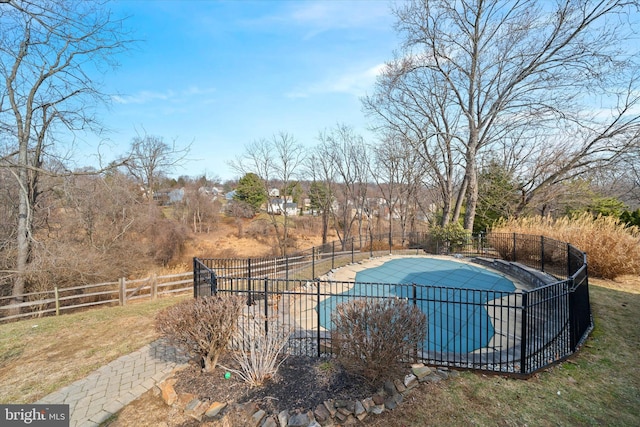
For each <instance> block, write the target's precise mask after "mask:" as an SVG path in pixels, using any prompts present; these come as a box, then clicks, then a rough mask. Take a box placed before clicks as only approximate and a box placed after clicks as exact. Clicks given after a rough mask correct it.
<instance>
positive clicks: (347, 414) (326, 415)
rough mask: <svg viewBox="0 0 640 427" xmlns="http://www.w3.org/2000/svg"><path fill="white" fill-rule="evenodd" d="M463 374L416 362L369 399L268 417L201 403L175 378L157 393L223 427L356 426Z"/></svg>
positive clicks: (244, 407)
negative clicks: (423, 388) (417, 391)
mask: <svg viewBox="0 0 640 427" xmlns="http://www.w3.org/2000/svg"><path fill="white" fill-rule="evenodd" d="M459 375H460V374H459V373H458V371H454V370H449V369H447V368H430V367H428V366H425V365H424V364H422V363H416V364H413V365H411V371H410V372H409V373H408V374H407V375H406V376H405V377H404V378H403V379H396V380H393V381H391V380H389V381H386V382H385V383H384V386H383V387H382V388H381V389H380V390H378V391H377V392H376V393H375V394H374V395H372V396H369V397H367V398H365V399H361V400H355V401H352V400H341V399H329V400H326V401H325V402H323V403H321V404H319V405H318V406H317V407H316V408H315V409H314V410H312V411H311V410H310V411H306V412H300V411H289V410H283V411H281V412H280V413H279V414H277V415H276V414H267V413H266V412H265V411H264V410H262V409H260V408H259V407H258V405H256V404H255V403H254V402H248V403H245V404H238V403H235V402H217V401H206V400H205V401H201V400H200V399H198V398H197V397H196V396H195V395H193V394H189V393H185V394H181V395H178V393H176V391H175V389H174V388H173V386H174V384H175V383H176V381H177V380H176V379H175V378H173V376H172V377H170V378H168V379H167V380H165V381H164V382H162V383H161V384H160V385H159V386H157V387H156V389H155V392H156V394H157V395H161V396H162V399H163V400H164V402H165V403H166V404H167V405H170V406H173V407H179V408H182V410H183V411H184V414H185V415H187V416H189V417H191V418H194V419H195V420H197V421H203V420H215V419H220V420H223V419H224V418H227V420H224V421H225V422H224V423H223V425H230V426H237V427H240V426H242V427H244V426H247V427H321V426H322V427H333V426H336V425H339V426H348V425H355V424H357V423H358V420H359V421H363V420H364V419H365V418H367V417H369V416H374V415H379V414H382V413H383V412H385V411H392V410H394V409H395V408H397V407H398V405H400V404H401V403H402V401H403V400H404V396H405V395H406V394H407V393H409V392H410V391H411V390H413V389H414V388H416V387H418V386H419V385H420V383H425V382H431V383H437V382H440V381H443V380H447V379H449V378H457V377H458V376H459Z"/></svg>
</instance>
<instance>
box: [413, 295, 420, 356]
mask: <svg viewBox="0 0 640 427" xmlns="http://www.w3.org/2000/svg"><path fill="white" fill-rule="evenodd" d="M412 286H413V306H414V307H416V306H417V305H418V287H417V286H416V284H415V283H413V284H412ZM418 345H419V344H418V343H416V345H415V346H414V347H413V361H414V362H417V361H418Z"/></svg>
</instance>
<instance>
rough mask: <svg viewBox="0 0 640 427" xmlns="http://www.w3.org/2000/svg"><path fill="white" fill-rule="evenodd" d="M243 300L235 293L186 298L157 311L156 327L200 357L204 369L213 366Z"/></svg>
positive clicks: (223, 347) (174, 342) (234, 327)
mask: <svg viewBox="0 0 640 427" xmlns="http://www.w3.org/2000/svg"><path fill="white" fill-rule="evenodd" d="M244 303H245V300H244V298H242V297H239V296H236V295H225V296H211V297H201V298H194V299H189V300H186V301H182V302H180V303H178V304H176V305H174V306H171V307H168V308H166V309H164V310H163V311H161V312H160V313H158V315H157V317H156V330H157V331H158V332H160V333H161V334H162V335H163V336H165V337H166V338H168V339H169V340H170V341H171V342H172V343H173V344H175V345H176V346H178V347H180V348H182V349H183V350H185V351H187V352H188V353H190V354H192V355H194V356H198V357H201V358H202V363H203V365H204V370H205V371H207V372H210V371H212V370H213V369H215V367H216V364H217V363H218V357H219V356H220V354H222V352H223V351H224V350H225V348H226V347H227V345H228V344H229V341H230V340H231V338H232V337H233V334H234V333H235V332H236V330H237V327H238V316H239V315H240V311H241V310H242V307H243V305H244Z"/></svg>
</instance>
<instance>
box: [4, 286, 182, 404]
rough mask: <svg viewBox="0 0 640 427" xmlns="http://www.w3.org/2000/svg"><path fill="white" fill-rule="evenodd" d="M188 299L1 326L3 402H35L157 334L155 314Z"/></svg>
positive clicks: (162, 299) (164, 299)
mask: <svg viewBox="0 0 640 427" xmlns="http://www.w3.org/2000/svg"><path fill="white" fill-rule="evenodd" d="M182 298H187V296H183V297H167V298H160V299H158V300H156V301H149V302H132V303H129V305H126V306H124V307H107V308H96V309H90V310H86V311H83V312H79V313H73V314H65V315H62V316H58V317H43V318H40V319H30V320H23V321H20V322H15V323H8V324H3V325H0V403H32V402H35V401H37V400H38V399H40V398H42V397H43V396H46V395H47V394H49V393H51V392H53V391H55V390H57V389H59V388H61V387H64V386H65V385H68V384H71V383H72V382H74V381H76V380H78V379H80V378H83V377H84V376H86V375H88V374H89V373H91V372H92V371H94V370H96V369H98V368H99V367H101V366H103V365H105V364H107V363H109V362H111V361H112V360H115V359H117V358H118V357H120V356H122V355H125V354H128V353H131V352H133V351H135V350H137V349H139V348H140V347H143V346H145V345H146V344H148V343H150V342H151V341H153V340H155V339H156V338H157V337H158V334H157V333H156V332H155V327H154V318H155V315H156V313H157V312H158V311H159V310H161V309H162V308H164V307H167V306H169V305H171V304H175V303H176V302H177V301H179V300H180V299H182Z"/></svg>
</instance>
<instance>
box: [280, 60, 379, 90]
mask: <svg viewBox="0 0 640 427" xmlns="http://www.w3.org/2000/svg"><path fill="white" fill-rule="evenodd" d="M384 67H385V64H377V65H374V66H372V67H369V68H367V69H364V70H355V71H352V72H347V73H343V74H341V75H336V76H333V77H331V78H327V79H325V80H322V81H320V82H316V83H312V84H309V85H307V86H304V87H298V88H295V89H294V90H292V91H290V92H287V93H286V94H285V96H286V97H288V98H307V97H309V96H311V95H316V94H323V93H346V94H350V95H354V96H362V95H364V94H366V92H367V91H368V90H370V89H371V88H372V86H373V84H374V83H375V80H376V77H377V76H378V75H379V74H380V73H381V72H382V70H383V69H384Z"/></svg>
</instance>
